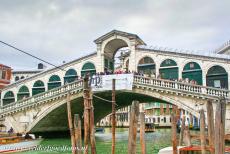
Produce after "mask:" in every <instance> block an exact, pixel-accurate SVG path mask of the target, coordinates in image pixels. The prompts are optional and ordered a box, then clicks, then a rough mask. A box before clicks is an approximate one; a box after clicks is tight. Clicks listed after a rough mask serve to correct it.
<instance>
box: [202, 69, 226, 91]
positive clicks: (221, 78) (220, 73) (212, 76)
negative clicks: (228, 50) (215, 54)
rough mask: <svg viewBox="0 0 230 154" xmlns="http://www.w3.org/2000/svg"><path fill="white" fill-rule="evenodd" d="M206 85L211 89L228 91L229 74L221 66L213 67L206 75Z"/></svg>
mask: <svg viewBox="0 0 230 154" xmlns="http://www.w3.org/2000/svg"><path fill="white" fill-rule="evenodd" d="M206 85H207V86H209V87H215V88H223V89H228V73H227V72H226V70H225V69H224V68H223V67H221V66H218V65H215V66H212V67H211V68H210V69H209V70H208V73H207V75H206Z"/></svg>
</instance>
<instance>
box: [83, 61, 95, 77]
mask: <svg viewBox="0 0 230 154" xmlns="http://www.w3.org/2000/svg"><path fill="white" fill-rule="evenodd" d="M86 74H89V75H90V76H92V75H94V74H96V67H95V65H94V63H92V62H86V63H84V65H83V66H82V68H81V76H85V75H86Z"/></svg>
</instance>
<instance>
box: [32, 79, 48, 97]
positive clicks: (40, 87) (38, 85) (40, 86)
mask: <svg viewBox="0 0 230 154" xmlns="http://www.w3.org/2000/svg"><path fill="white" fill-rule="evenodd" d="M42 92H45V85H44V83H43V82H42V81H41V80H38V81H36V82H35V83H34V85H33V88H32V95H33V96H34V95H37V94H40V93H42Z"/></svg>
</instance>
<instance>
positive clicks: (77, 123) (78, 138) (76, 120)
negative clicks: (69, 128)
mask: <svg viewBox="0 0 230 154" xmlns="http://www.w3.org/2000/svg"><path fill="white" fill-rule="evenodd" d="M74 133H75V142H76V148H77V150H76V153H77V154H81V153H82V151H81V150H82V141H81V119H80V116H79V114H75V115H74Z"/></svg>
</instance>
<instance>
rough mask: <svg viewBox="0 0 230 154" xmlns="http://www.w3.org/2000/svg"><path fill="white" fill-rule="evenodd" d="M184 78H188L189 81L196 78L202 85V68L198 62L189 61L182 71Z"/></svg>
mask: <svg viewBox="0 0 230 154" xmlns="http://www.w3.org/2000/svg"><path fill="white" fill-rule="evenodd" d="M182 78H183V79H186V78H188V79H189V81H191V80H194V81H196V83H197V84H198V85H202V83H203V82H202V70H201V68H200V65H199V64H197V63H196V62H190V63H187V64H186V65H185V66H184V68H183V72H182Z"/></svg>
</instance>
